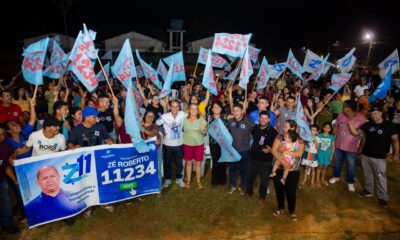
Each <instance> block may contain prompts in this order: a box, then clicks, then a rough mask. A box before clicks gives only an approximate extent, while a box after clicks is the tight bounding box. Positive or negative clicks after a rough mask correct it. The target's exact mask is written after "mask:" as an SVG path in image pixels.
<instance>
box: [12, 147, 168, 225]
mask: <svg viewBox="0 0 400 240" xmlns="http://www.w3.org/2000/svg"><path fill="white" fill-rule="evenodd" d="M146 143H147V144H148V146H149V148H150V149H151V151H150V152H148V153H143V154H142V153H139V152H138V151H137V149H135V148H134V146H132V144H113V145H107V144H105V145H100V146H94V147H85V148H78V149H74V150H68V151H63V152H57V153H51V154H46V155H42V156H36V157H29V158H24V159H20V160H18V161H15V172H16V175H17V178H18V183H19V189H20V192H21V197H22V200H23V204H24V206H25V212H26V218H27V220H28V225H29V228H34V227H37V226H40V225H43V224H46V223H51V222H55V221H59V220H62V219H66V218H70V217H73V216H75V215H78V214H79V213H82V212H83V211H84V210H85V209H87V208H89V207H91V206H96V205H104V204H111V203H115V202H120V201H124V200H129V199H133V198H137V197H140V196H145V195H149V194H155V193H159V192H160V183H159V180H158V179H159V178H158V176H159V166H158V161H157V149H156V144H155V141H154V139H151V140H149V141H147V142H146ZM41 182H42V183H41ZM46 184H47V185H48V186H45V185H46ZM50 185H51V187H49V186H50Z"/></svg>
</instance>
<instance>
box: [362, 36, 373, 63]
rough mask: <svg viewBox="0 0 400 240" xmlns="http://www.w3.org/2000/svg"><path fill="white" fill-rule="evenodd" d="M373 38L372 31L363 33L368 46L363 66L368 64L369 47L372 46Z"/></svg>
mask: <svg viewBox="0 0 400 240" xmlns="http://www.w3.org/2000/svg"><path fill="white" fill-rule="evenodd" d="M373 39H374V34H373V33H372V32H366V33H365V34H364V40H365V41H367V42H369V47H368V54H367V60H366V61H365V67H367V66H368V62H369V56H370V54H371V48H372V43H373V41H372V40H373Z"/></svg>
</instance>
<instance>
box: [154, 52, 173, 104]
mask: <svg viewBox="0 0 400 240" xmlns="http://www.w3.org/2000/svg"><path fill="white" fill-rule="evenodd" d="M172 60H173V58H172ZM174 74H175V72H174V69H173V68H172V67H170V68H169V70H168V73H167V76H166V78H165V81H164V86H163V89H162V90H161V92H160V94H159V95H158V98H159V99H161V98H163V97H165V96H168V95H169V94H170V93H171V86H172V78H173V76H174Z"/></svg>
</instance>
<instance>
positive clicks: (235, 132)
mask: <svg viewBox="0 0 400 240" xmlns="http://www.w3.org/2000/svg"><path fill="white" fill-rule="evenodd" d="M254 125H255V123H254V122H253V121H251V120H250V119H249V118H248V117H243V118H242V119H241V120H240V121H236V120H235V119H234V118H231V119H229V120H228V129H229V131H230V132H231V134H232V138H233V142H232V145H233V147H234V148H235V149H236V151H238V152H245V151H249V150H250V133H251V129H252V128H253V127H254Z"/></svg>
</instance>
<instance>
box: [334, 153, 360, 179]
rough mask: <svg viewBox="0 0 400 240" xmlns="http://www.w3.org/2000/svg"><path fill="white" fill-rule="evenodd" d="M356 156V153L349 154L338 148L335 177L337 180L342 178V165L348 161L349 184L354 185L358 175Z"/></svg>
mask: <svg viewBox="0 0 400 240" xmlns="http://www.w3.org/2000/svg"><path fill="white" fill-rule="evenodd" d="M356 155H357V153H355V152H347V151H343V150H341V149H337V148H336V149H335V162H334V171H333V176H334V177H336V178H339V177H340V174H341V172H342V163H343V161H344V160H346V164H347V183H354V177H355V175H356Z"/></svg>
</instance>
